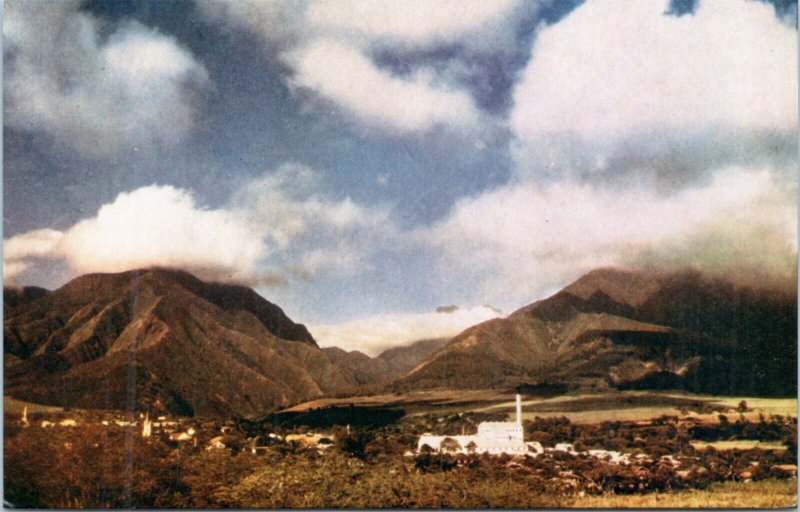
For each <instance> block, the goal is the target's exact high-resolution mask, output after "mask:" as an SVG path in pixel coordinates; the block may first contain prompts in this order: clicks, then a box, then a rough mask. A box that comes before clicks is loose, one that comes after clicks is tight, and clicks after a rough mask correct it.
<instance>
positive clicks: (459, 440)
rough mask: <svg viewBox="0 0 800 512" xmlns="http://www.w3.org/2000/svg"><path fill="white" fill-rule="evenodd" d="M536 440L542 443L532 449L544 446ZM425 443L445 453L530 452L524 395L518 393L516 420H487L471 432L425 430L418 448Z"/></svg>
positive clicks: (421, 449)
mask: <svg viewBox="0 0 800 512" xmlns="http://www.w3.org/2000/svg"><path fill="white" fill-rule="evenodd" d="M532 444H535V445H538V446H537V447H532V449H534V450H537V448H538V450H541V445H539V443H532ZM425 445H427V446H429V447H430V448H431V449H432V450H433V451H435V452H441V453H490V454H501V453H508V454H524V453H527V452H528V449H529V447H528V445H527V444H525V440H524V435H523V430H522V399H521V397H520V395H519V394H518V395H517V418H516V421H484V422H483V423H480V424H479V425H478V433H477V434H475V435H469V436H435V435H433V434H427V433H426V434H422V436H420V438H419V441H418V442H417V451H418V452H421V451H423V447H424V446H425ZM538 450H537V451H538Z"/></svg>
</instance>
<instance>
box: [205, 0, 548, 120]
mask: <svg viewBox="0 0 800 512" xmlns="http://www.w3.org/2000/svg"><path fill="white" fill-rule="evenodd" d="M199 7H200V11H201V12H202V13H203V14H204V15H205V16H206V17H207V18H209V19H210V20H212V21H213V22H216V23H223V24H225V25H226V26H229V27H243V28H245V29H246V30H248V31H250V32H251V33H254V34H256V35H258V36H259V37H260V38H261V40H262V41H263V42H264V45H265V50H266V51H267V52H268V53H269V54H270V56H273V55H276V54H277V55H279V56H280V57H281V58H282V59H283V61H284V62H285V63H287V64H288V65H289V67H290V68H291V70H292V73H291V74H290V76H289V77H287V81H288V82H289V83H290V85H292V86H293V87H295V88H296V89H302V90H303V91H305V92H306V93H308V92H312V93H313V95H310V96H309V95H308V94H306V95H299V96H298V97H299V98H301V99H302V100H303V101H306V100H311V102H310V103H309V104H314V100H319V99H322V100H323V101H322V102H316V105H315V106H316V107H319V108H318V110H320V111H329V110H330V109H329V107H330V106H331V105H333V106H335V107H337V110H336V113H337V114H341V115H344V116H345V117H348V118H351V119H354V120H356V121H358V122H360V123H363V124H364V125H365V126H367V127H370V128H378V129H381V130H383V131H384V132H386V133H389V134H393V135H406V134H409V133H425V132H427V131H429V130H430V129H432V128H433V127H437V126H444V127H448V128H455V129H463V128H465V127H469V128H474V127H476V126H477V125H478V124H479V123H480V122H481V121H482V118H481V116H480V115H479V109H478V108H477V107H476V105H475V103H474V101H473V99H472V96H471V94H470V92H469V91H468V90H467V88H465V86H464V85H463V84H462V83H459V80H458V79H457V78H456V77H454V76H453V69H460V70H462V71H463V70H464V69H466V68H465V66H462V65H459V64H457V63H449V64H448V66H447V69H441V68H436V67H432V66H428V67H425V66H419V67H417V68H416V69H414V70H412V72H410V73H404V74H403V75H402V76H399V75H396V74H393V73H392V72H391V71H390V70H388V69H387V68H383V67H381V66H380V65H379V63H378V62H377V61H376V60H375V58H374V55H375V54H376V53H377V52H378V50H383V51H388V52H390V53H391V52H395V51H397V50H398V49H406V50H407V49H410V48H433V47H435V46H437V45H441V44H458V45H459V46H463V47H466V48H470V49H471V50H474V51H479V52H481V51H483V52H492V51H501V50H503V51H505V50H506V49H507V48H508V47H510V46H512V45H513V42H514V37H515V35H514V34H515V29H514V26H515V25H514V24H515V23H516V21H517V20H516V19H515V17H514V13H515V12H516V11H517V10H518V9H521V8H522V7H524V8H525V9H529V10H533V9H536V8H538V7H535V8H534V7H530V6H529V5H526V4H525V2H520V1H519V0H501V1H496V2H483V1H480V0H463V1H455V0H443V1H438V2H427V1H419V0H411V1H403V2H383V1H375V0H367V1H356V2H349V1H343V2H299V3H298V2H282V1H264V2H261V1H242V2H210V1H207V2H200V4H199ZM456 75H458V73H456Z"/></svg>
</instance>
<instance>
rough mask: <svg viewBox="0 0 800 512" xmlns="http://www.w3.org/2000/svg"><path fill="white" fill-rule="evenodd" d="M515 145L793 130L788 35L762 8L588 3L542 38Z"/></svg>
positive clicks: (527, 80)
mask: <svg viewBox="0 0 800 512" xmlns="http://www.w3.org/2000/svg"><path fill="white" fill-rule="evenodd" d="M514 99H515V108H514V111H513V113H512V116H511V120H510V124H511V127H512V129H513V130H514V131H515V132H516V134H517V135H518V136H519V137H520V138H521V139H522V140H524V141H530V140H535V139H537V138H540V137H545V136H548V135H552V134H557V133H572V134H576V135H578V136H581V137H584V138H589V139H601V140H610V139H611V140H613V139H615V138H620V137H625V136H628V135H631V134H635V133H637V132H641V131H648V130H659V129H664V130H684V129H690V130H702V129H706V128H717V127H739V128H744V129H781V130H794V128H795V126H796V124H797V33H796V31H795V30H794V29H793V28H792V27H789V26H786V25H785V24H782V23H781V22H780V21H779V20H778V19H777V18H776V17H775V14H774V12H773V9H772V7H771V6H769V5H766V4H764V3H761V2H743V1H742V2H735V1H731V0H704V1H703V2H701V3H700V5H699V8H698V9H697V10H696V11H695V13H694V14H693V15H684V16H680V17H678V16H665V15H664V2H661V1H641V2H629V1H626V0H609V1H607V2H587V3H586V4H584V5H583V6H581V7H579V8H578V9H576V10H575V11H574V12H573V13H571V14H570V15H569V16H568V17H567V18H565V19H564V20H563V21H561V22H560V23H557V24H554V25H551V26H549V27H546V28H543V29H542V30H541V31H540V32H539V34H538V37H537V40H536V44H535V45H534V47H533V54H532V56H531V60H530V62H529V64H528V66H527V68H526V69H525V71H524V73H523V76H522V79H521V81H520V82H519V83H518V85H517V87H516V90H515V94H514Z"/></svg>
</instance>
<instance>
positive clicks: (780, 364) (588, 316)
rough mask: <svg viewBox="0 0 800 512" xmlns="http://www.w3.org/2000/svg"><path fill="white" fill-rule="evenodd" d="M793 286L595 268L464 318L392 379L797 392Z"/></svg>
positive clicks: (424, 385) (396, 385)
mask: <svg viewBox="0 0 800 512" xmlns="http://www.w3.org/2000/svg"><path fill="white" fill-rule="evenodd" d="M796 365H797V293H796V289H795V288H794V286H792V287H791V291H785V290H774V289H769V288H766V287H765V288H761V289H759V288H754V287H751V286H743V285H737V284H736V283H734V282H732V281H731V280H730V279H724V278H720V277H711V276H707V275H703V274H701V273H699V272H694V271H684V272H669V273H666V272H634V271H623V270H617V269H599V270H595V271H593V272H590V273H589V274H587V275H585V276H584V277H582V278H580V279H578V280H577V281H575V282H574V283H572V284H571V285H569V286H567V287H566V288H564V289H563V290H561V291H560V292H558V293H556V294H555V295H553V296H552V297H549V298H547V299H545V300H541V301H538V302H535V303H533V304H531V305H529V306H526V307H523V308H521V309H519V310H518V311H516V312H514V313H512V314H511V315H509V316H508V317H507V318H503V319H494V320H489V321H487V322H484V323H482V324H479V325H476V326H473V327H471V328H469V329H467V330H465V331H464V332H462V333H461V334H459V335H458V336H456V337H454V338H453V339H452V340H451V341H450V342H449V343H448V344H447V345H445V346H444V347H442V348H441V349H439V350H438V351H436V352H434V353H433V354H432V355H431V356H429V357H428V358H427V359H426V360H424V361H423V362H421V363H420V364H419V365H417V366H416V367H415V368H413V369H412V370H410V371H409V372H408V373H406V374H405V375H403V376H401V377H399V378H398V379H396V380H395V381H394V382H393V384H392V387H393V389H394V390H398V391H403V390H410V389H432V388H486V387H504V386H513V385H518V384H521V383H527V384H567V385H569V386H570V387H580V388H586V389H592V388H594V389H597V388H603V387H606V388H607V387H609V386H610V387H613V388H618V389H637V388H642V389H644V388H648V389H652V388H669V389H685V390H690V391H695V392H703V393H722V394H742V395H748V396H759V395H787V396H793V395H795V394H796V393H797V366H796Z"/></svg>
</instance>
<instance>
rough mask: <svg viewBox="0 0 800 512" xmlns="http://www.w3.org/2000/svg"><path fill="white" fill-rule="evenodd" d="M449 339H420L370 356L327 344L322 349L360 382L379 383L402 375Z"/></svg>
mask: <svg viewBox="0 0 800 512" xmlns="http://www.w3.org/2000/svg"><path fill="white" fill-rule="evenodd" d="M447 341H448V338H435V339H429V340H419V341H415V342H412V343H410V344H408V345H403V346H400V347H392V348H389V349H386V350H384V351H383V352H381V353H380V354H378V355H377V356H376V357H370V356H368V355H367V354H365V353H363V352H360V351H358V350H351V351H349V352H348V351H346V350H343V349H341V348H339V347H326V348H323V349H322V351H323V352H325V354H326V355H327V356H328V357H329V358H330V360H331V361H333V362H334V363H335V364H336V365H337V366H339V368H341V369H342V371H344V372H345V373H346V374H347V375H348V377H350V379H351V380H353V381H354V382H355V383H357V384H359V385H366V384H378V383H381V382H384V381H387V380H390V379H392V378H394V377H397V376H398V375H401V374H403V373H405V372H407V371H409V370H410V369H412V368H413V367H415V366H416V365H417V364H419V363H420V362H421V361H423V360H424V359H425V358H426V357H428V356H429V355H431V354H432V353H434V352H435V351H436V350H438V349H439V348H441V347H442V346H444V345H445V343H447Z"/></svg>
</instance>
